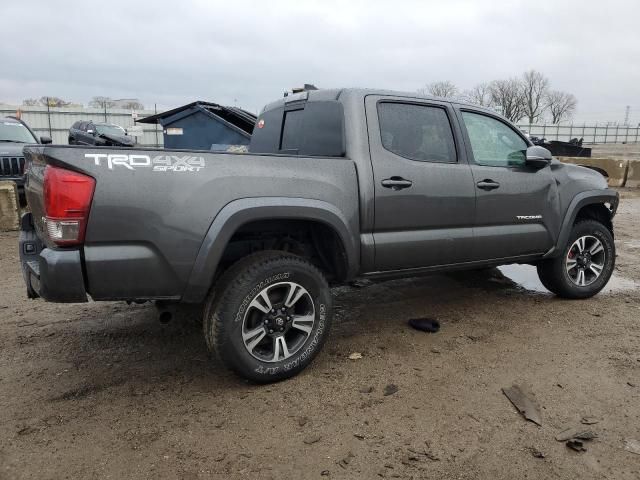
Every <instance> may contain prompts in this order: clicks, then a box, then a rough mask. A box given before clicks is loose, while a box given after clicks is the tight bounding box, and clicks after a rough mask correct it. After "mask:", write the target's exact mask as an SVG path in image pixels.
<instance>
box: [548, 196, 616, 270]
mask: <svg viewBox="0 0 640 480" xmlns="http://www.w3.org/2000/svg"><path fill="white" fill-rule="evenodd" d="M619 200H620V195H619V194H618V192H616V191H615V190H611V189H609V188H605V189H601V190H587V191H586V192H580V193H578V194H577V195H576V196H575V197H573V200H571V203H569V207H568V208H567V211H566V213H565V215H564V220H563V221H562V226H561V227H560V234H559V235H558V240H557V241H556V244H555V246H553V247H552V248H551V250H549V251H548V252H547V253H546V254H545V255H544V258H553V257H555V256H557V255H559V254H560V252H561V251H562V249H563V247H564V245H565V244H566V243H567V240H568V239H569V234H570V233H571V228H572V227H573V223H574V222H575V220H576V216H577V215H578V212H579V211H580V209H581V208H582V207H584V206H586V205H593V204H598V203H601V204H604V203H609V204H610V205H611V217H612V218H613V216H614V215H615V214H616V210H617V209H618V202H619Z"/></svg>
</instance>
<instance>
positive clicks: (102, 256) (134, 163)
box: [39, 147, 358, 300]
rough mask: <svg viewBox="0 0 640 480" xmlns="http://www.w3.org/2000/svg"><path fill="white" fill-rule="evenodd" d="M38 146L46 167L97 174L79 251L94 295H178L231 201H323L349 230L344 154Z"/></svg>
mask: <svg viewBox="0 0 640 480" xmlns="http://www.w3.org/2000/svg"><path fill="white" fill-rule="evenodd" d="M39 150H40V154H41V156H42V158H43V159H44V160H45V161H47V162H48V163H57V164H59V165H62V166H65V167H66V168H72V169H75V170H78V171H81V172H84V173H87V174H88V175H91V176H92V177H94V178H95V179H96V190H95V194H94V198H93V203H92V206H91V212H90V215H89V221H88V226H87V234H86V240H85V245H84V252H83V253H84V259H85V266H86V274H87V275H86V278H87V291H88V292H89V293H90V294H91V296H92V297H93V298H94V299H96V300H106V299H129V298H176V299H177V298H181V296H182V294H183V290H184V287H185V285H186V284H187V281H188V278H189V274H190V272H191V270H192V268H193V266H194V262H195V259H196V256H197V254H198V251H199V249H200V247H201V245H202V242H203V239H204V237H205V234H206V232H207V230H208V229H209V226H210V225H211V223H212V222H213V220H214V218H215V217H216V214H217V213H218V212H219V211H220V210H221V209H222V208H223V207H224V206H225V205H226V204H228V203H230V202H232V201H234V200H237V199H242V198H257V197H293V198H307V199H317V200H322V201H325V202H328V203H330V204H332V205H334V206H335V207H336V208H338V209H339V210H340V211H341V212H343V214H344V217H345V218H347V219H348V222H349V223H350V227H351V228H354V229H355V230H354V235H356V236H357V234H358V216H357V215H358V198H357V195H358V189H357V178H356V173H355V167H354V164H353V162H351V161H350V160H348V159H345V158H324V157H290V156H279V155H252V154H233V153H228V154H226V153H211V152H203V151H170V150H132V149H124V148H123V149H118V148H94V149H91V148H80V147H43V148H40V149H39ZM108 155H112V157H108ZM167 167H169V168H167ZM176 167H178V168H176Z"/></svg>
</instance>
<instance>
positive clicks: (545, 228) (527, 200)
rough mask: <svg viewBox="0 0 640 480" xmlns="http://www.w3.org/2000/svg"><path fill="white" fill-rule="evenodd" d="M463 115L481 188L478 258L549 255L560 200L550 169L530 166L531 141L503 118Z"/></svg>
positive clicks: (475, 177) (478, 189) (478, 194)
mask: <svg viewBox="0 0 640 480" xmlns="http://www.w3.org/2000/svg"><path fill="white" fill-rule="evenodd" d="M460 117H461V119H462V122H461V123H462V124H463V126H464V130H465V139H466V142H465V143H466V144H467V149H468V150H467V154H468V155H467V156H468V158H469V163H470V165H471V171H472V174H473V180H474V182H475V184H476V218H475V237H476V242H475V245H474V248H473V259H474V260H485V259H497V258H504V257H515V256H523V255H531V254H542V253H545V252H546V251H547V250H549V248H551V247H552V245H553V236H552V234H551V232H553V231H555V230H556V226H555V221H556V219H555V216H554V213H553V212H554V205H555V204H556V203H557V202H558V191H557V185H556V183H555V181H554V180H553V177H552V175H551V170H550V168H549V167H545V168H542V169H535V168H532V167H529V166H527V165H525V156H526V153H525V151H526V148H527V146H528V144H527V142H526V141H525V140H524V139H523V138H522V137H521V136H520V134H518V133H517V132H516V131H515V130H513V129H512V128H511V127H510V126H509V125H508V124H506V123H504V122H503V121H502V120H500V119H499V118H496V117H493V116H491V115H487V114H485V113H480V112H470V111H462V112H461V114H460Z"/></svg>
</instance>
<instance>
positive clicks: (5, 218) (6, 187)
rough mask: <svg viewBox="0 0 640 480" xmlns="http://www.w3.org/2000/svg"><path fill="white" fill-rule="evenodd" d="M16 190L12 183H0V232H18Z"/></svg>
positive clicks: (18, 215)
mask: <svg viewBox="0 0 640 480" xmlns="http://www.w3.org/2000/svg"><path fill="white" fill-rule="evenodd" d="M19 222H20V207H19V204H18V189H17V188H16V184H15V183H13V182H0V232H8V231H11V230H18V228H19V225H20V223H19Z"/></svg>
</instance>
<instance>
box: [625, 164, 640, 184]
mask: <svg viewBox="0 0 640 480" xmlns="http://www.w3.org/2000/svg"><path fill="white" fill-rule="evenodd" d="M624 186H625V187H631V188H640V160H629V170H628V171H627V183H625V185H624Z"/></svg>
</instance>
